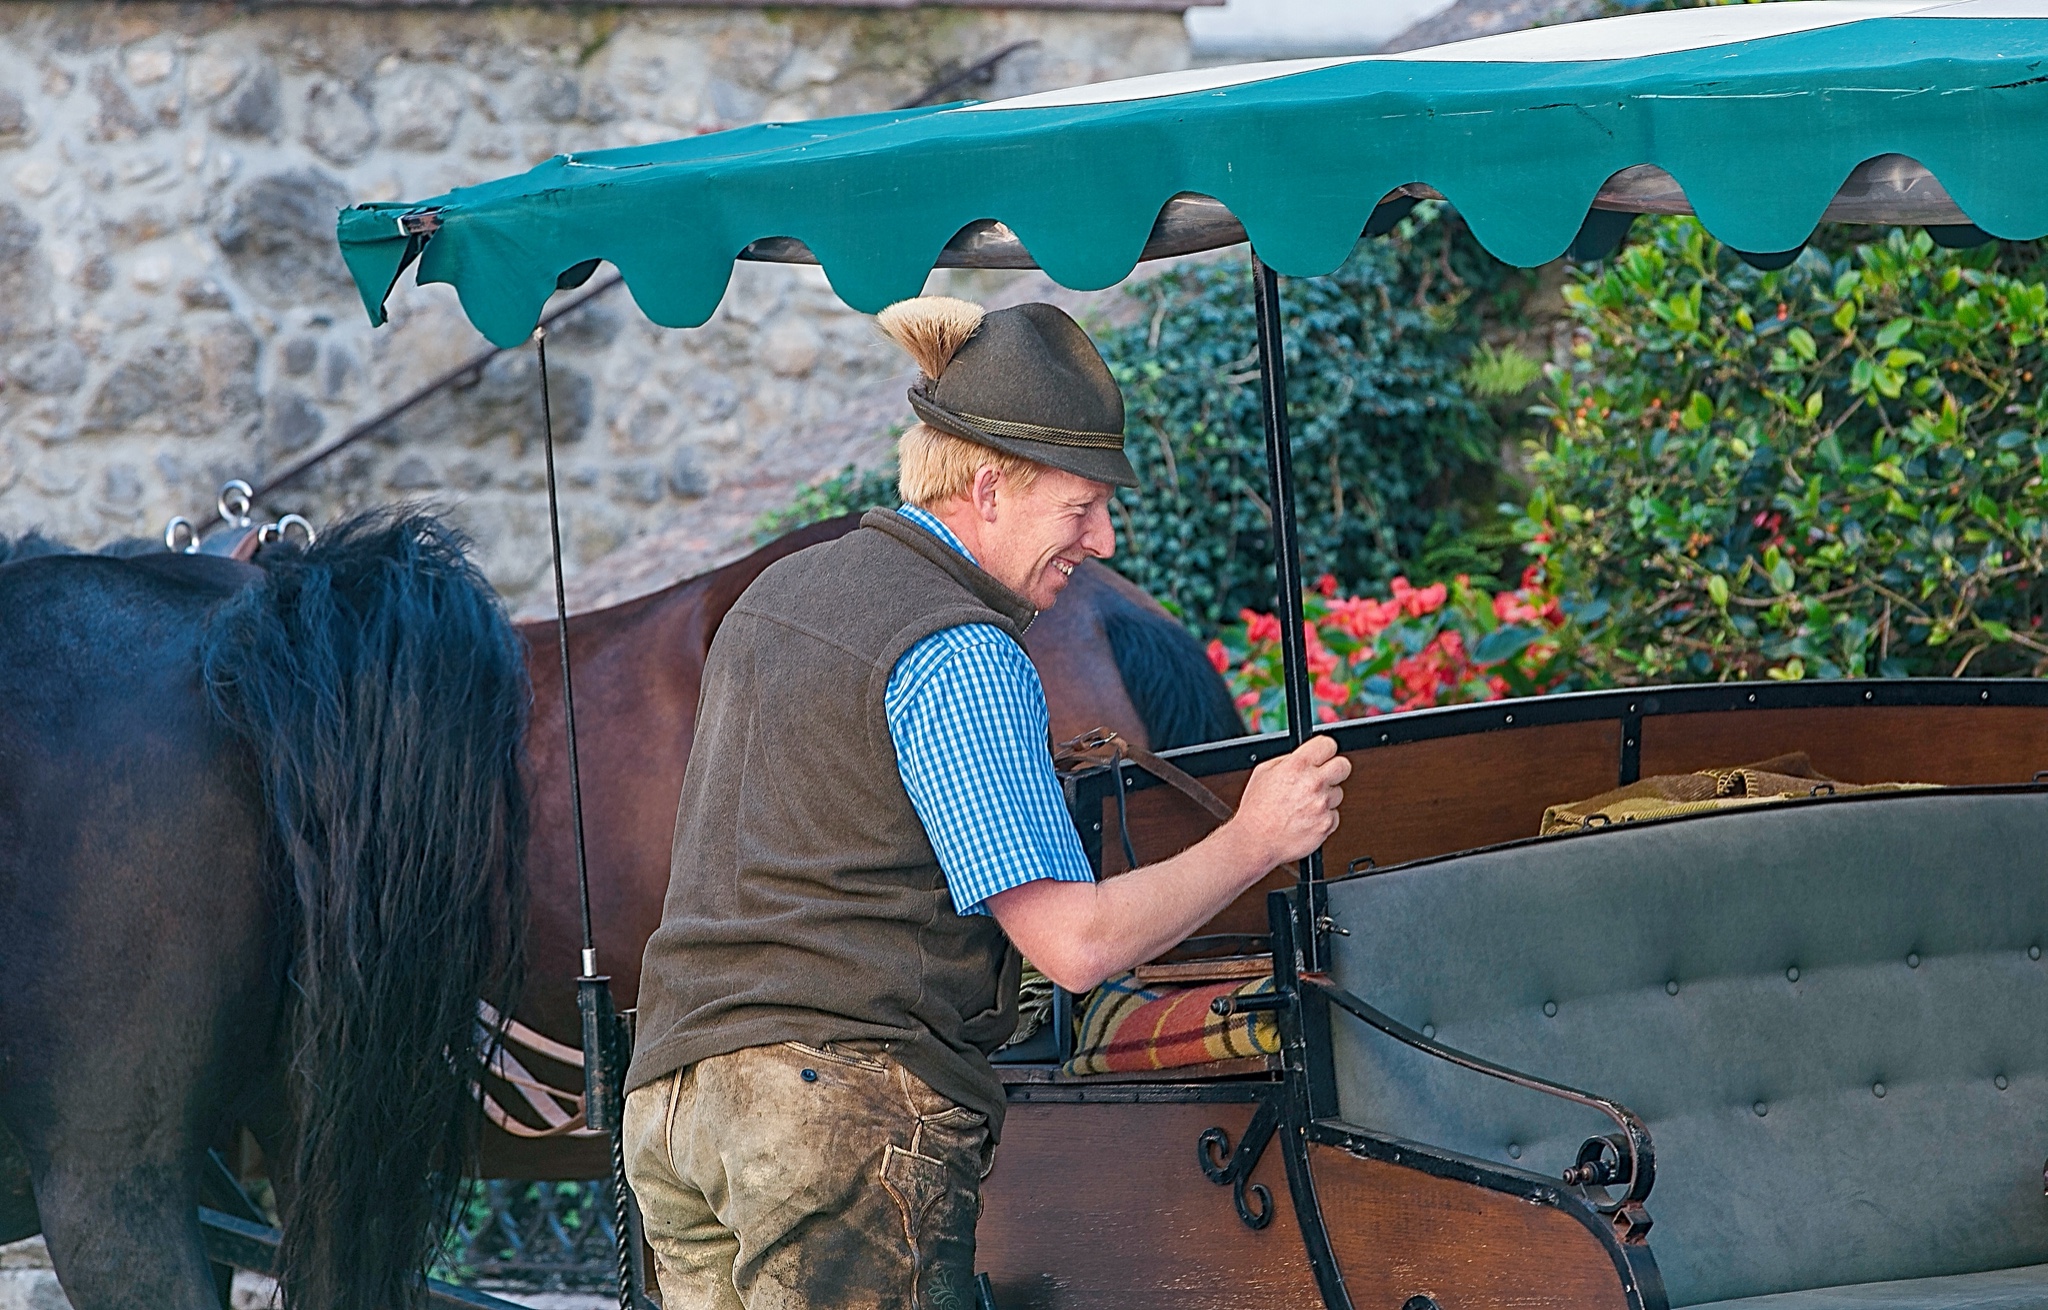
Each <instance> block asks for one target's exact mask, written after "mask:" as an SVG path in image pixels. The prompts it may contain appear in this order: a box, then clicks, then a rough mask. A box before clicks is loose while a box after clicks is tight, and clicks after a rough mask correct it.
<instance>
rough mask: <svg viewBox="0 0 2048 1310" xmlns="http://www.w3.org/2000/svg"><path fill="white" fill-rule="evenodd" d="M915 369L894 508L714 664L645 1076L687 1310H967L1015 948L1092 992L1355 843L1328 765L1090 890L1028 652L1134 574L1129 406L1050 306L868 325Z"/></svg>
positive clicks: (640, 1140)
mask: <svg viewBox="0 0 2048 1310" xmlns="http://www.w3.org/2000/svg"><path fill="white" fill-rule="evenodd" d="M879 321H880V323H881V326H882V329H883V331H884V332H886V333H887V334H888V335H889V336H890V338H891V339H893V340H894V341H896V342H897V343H898V344H899V345H901V346H903V347H904V349H905V350H906V351H908V352H909V354H910V355H911V357H912V359H914V360H915V361H916V363H917V366H918V369H919V371H920V373H921V374H922V377H921V380H920V381H919V383H918V385H916V386H915V387H913V388H912V389H911V391H910V405H911V408H912V409H913V410H915V411H916V413H917V416H918V418H919V419H920V420H921V421H920V422H919V423H917V424H916V425H915V426H913V427H912V428H911V429H910V430H909V431H908V432H906V433H905V434H904V435H903V438H902V441H901V443H900V448H899V453H900V456H901V462H902V486H901V490H902V494H903V499H904V501H905V504H904V505H903V507H902V508H901V509H900V510H898V511H896V512H894V513H889V512H886V511H876V512H874V513H870V514H869V515H867V516H866V517H865V518H864V519H862V521H861V527H860V528H859V529H858V530H856V531H855V532H853V533H851V534H849V535H847V536H845V537H842V538H840V539H839V540H838V541H835V542H830V543H827V544H825V545H820V546H814V547H812V548H810V549H809V550H805V551H802V552H800V553H798V554H796V555H793V556H791V557H789V558H788V559H785V560H783V561H781V562H779V563H777V564H776V565H774V566H773V567H771V568H770V569H768V570H767V571H766V572H765V573H763V574H762V575H761V576H760V578H759V579H757V580H756V581H755V582H754V584H753V586H751V587H749V588H748V589H747V591H746V594H745V595H743V596H742V597H741V598H740V600H739V602H738V603H737V604H736V605H735V606H734V607H733V609H732V612H731V614H730V615H729V616H728V617H727V618H726V620H725V622H724V623H723V625H722V626H721V627H720V628H719V631H718V635H717V637H716V639H715V640H714V641H713V642H712V646H711V653H710V657H709V659H708V661H707V663H706V665H705V670H704V683H703V695H702V700H701V703H700V705H699V707H698V717H697V736H696V742H695V744H694V746H693V748H692V750H691V754H690V763H689V768H688V771H687V773H686V774H685V776H684V780H683V796H682V807H681V812H680V815H679V817H678V819H677V823H676V840H675V850H674V857H673V863H672V866H671V872H670V879H669V890H668V899H667V903H666V905H665V907H664V909H663V917H662V924H661V928H660V929H659V930H658V931H657V932H656V933H655V935H654V937H653V939H652V940H651V941H650V942H649V943H648V946H647V956H646V961H645V966H644V969H643V972H642V975H641V977H642V983H641V992H640V1013H641V1020H640V1029H639V1031H640V1038H639V1044H638V1047H637V1049H636V1050H635V1052H634V1058H633V1066H632V1068H631V1070H630V1071H629V1072H628V1075H627V1087H628V1096H627V1100H626V1143H627V1145H626V1152H627V1157H626V1166H627V1173H628V1176H629V1177H630V1179H631V1181H632V1184H633V1187H634V1189H635V1191H636V1193H637V1194H638V1196H639V1198H640V1203H641V1208H642V1210H643V1212H644V1214H645V1218H646V1231H647V1238H648V1242H649V1244H650V1245H651V1246H652V1247H653V1248H654V1253H655V1259H656V1268H657V1274H658V1277H659V1279H660V1282H661V1290H662V1295H663V1303H664V1304H665V1305H666V1306H667V1308H668V1310H710V1308H712V1307H716V1308H717V1310H736V1308H737V1307H745V1308H746V1310H769V1308H770V1307H773V1308H775V1310H781V1308H783V1307H797V1306H848V1307H889V1308H891V1310H893V1308H896V1307H902V1308H904V1310H908V1308H910V1307H921V1308H922V1307H929V1308H930V1310H953V1308H954V1307H961V1308H963V1310H964V1308H965V1307H967V1306H969V1305H971V1304H972V1300H973V1293H972V1280H973V1272H974V1224H975V1219H976V1217H977V1216H978V1214H979V1212H980V1183H981V1179H982V1177H983V1176H985V1175H986V1174H987V1172H988V1169H989V1166H990V1163H991V1161H992V1160H993V1152H994V1149H995V1141H996V1137H997V1135H998V1133H999V1132H1000V1130H1001V1127H1002V1117H1003V1089H1002V1086H1001V1084H1000V1083H999V1082H997V1080H996V1077H995V1074H994V1072H993V1070H992V1069H991V1068H990V1067H989V1063H988V1055H989V1053H990V1052H992V1051H994V1050H995V1049H996V1047H997V1046H999V1045H1001V1044H1002V1042H1003V1041H1004V1040H1005V1039H1006V1038H1008V1036H1009V1035H1010V1032H1011V1030H1012V1029H1013V1028H1014V1027H1015V1024H1016V1017H1017V1014H1016V1010H1017V979H1018V972H1019V968H1020V959H1019V953H1020V952H1021V953H1022V956H1023V957H1025V958H1028V959H1029V960H1030V961H1031V962H1032V963H1033V964H1034V965H1036V966H1037V967H1038V968H1039V969H1040V970H1041V971H1043V972H1044V973H1045V974H1046V975H1047V976H1048V977H1050V978H1052V980H1053V981H1055V982H1057V983H1059V984H1060V985H1061V986H1063V987H1066V988H1068V989H1069V990H1072V991H1085V990H1087V989H1088V988H1091V987H1093V986H1094V985H1095V984H1097V983H1099V982H1100V981H1102V980H1103V979H1104V978H1106V977H1108V976H1109V975H1110V974H1112V973H1116V972H1118V971H1120V970H1123V969H1127V968H1129V967H1131V966H1132V965H1134V964H1138V963H1140V962H1142V961H1144V960H1148V959H1151V958H1152V957H1154V956H1156V955H1158V954H1159V953H1160V952H1162V951H1164V950H1165V949H1166V948H1168V947H1170V946H1172V945H1173V944H1175V943H1176V942H1178V941H1180V940H1181V939H1182V938H1184V937H1186V936H1187V935H1188V934H1189V933H1191V932H1193V931H1194V930H1195V929H1196V928H1197V927H1199V926H1200V925H1201V924H1203V923H1204V922H1206V921H1207V920H1208V919H1210V918H1211V917H1213V916H1214V915H1215V914H1216V912H1217V911H1218V910H1220V909H1222V908H1223V907H1224V906H1225V905H1227V904H1229V903H1230V902H1231V901H1232V900H1233V899H1235V898H1236V897H1237V896H1238V895H1239V894H1240V893H1242V892H1243V891H1245V890H1246V889H1247V888H1249V887H1250V886H1251V885H1252V884H1253V883H1255V882H1257V881H1258V880H1259V879H1260V878H1261V877H1263V876H1264V875H1265V873H1266V872H1267V871H1268V870H1270V869H1272V868H1274V867H1276V866H1278V865H1282V864H1286V863H1288V862H1290V861H1293V860H1296V859H1299V858H1300V857H1301V856H1303V855H1305V854H1307V853H1308V852H1309V851H1311V850H1314V849H1315V848H1316V847H1317V846H1319V845H1320V844H1321V843H1322V842H1323V841H1324V840H1325V839H1327V838H1328V837H1329V835H1330V833H1331V832H1332V831H1334V830H1335V828H1336V825H1337V813H1336V811H1337V805H1338V802H1339V801H1340V800H1341V799H1342V792H1341V791H1340V790H1339V787H1340V785H1341V784H1342V782H1343V780H1344V777H1345V775H1346V774H1347V773H1348V772H1349V765H1348V764H1347V763H1346V762H1345V761H1344V760H1342V759H1341V758H1336V757H1335V746H1334V744H1333V743H1332V742H1331V741H1330V740H1329V739H1328V738H1314V739H1312V740H1310V741H1309V742H1308V743H1307V744H1306V745H1304V746H1302V747H1301V748H1300V749H1299V750H1297V751H1295V752H1294V753H1293V754H1292V755H1288V756H1285V757H1283V758H1281V759H1277V760H1271V761H1268V762H1267V763H1265V764H1262V765H1260V766H1259V768H1258V769H1257V770H1256V771H1255V772H1254V773H1253V775H1252V778H1251V781H1250V783H1249V785H1248V786H1247V787H1246V789H1245V794H1244V798H1243V801H1242V803H1241V805H1240V807H1239V810H1238V813H1237V816H1236V817H1235V818H1233V819H1232V820H1231V821H1230V822H1229V823H1226V824H1225V825H1223V827H1221V828H1220V829H1218V830H1217V831H1216V832H1215V833H1213V834H1211V835H1210V836H1209V837H1208V838H1206V839H1205V840H1203V841H1202V842H1201V843H1199V844H1198V845H1196V846H1194V847H1192V848H1190V849H1189V850H1187V851H1185V852H1183V853H1182V854H1180V855H1178V856H1175V857H1174V858H1173V859H1170V860H1165V861H1162V862H1160V863H1159V864H1155V865H1151V866H1149V867H1147V868H1143V869H1138V870H1136V871H1133V872H1131V873H1127V874H1124V875H1122V876H1120V877H1117V878H1114V879H1111V880H1109V881H1107V882H1103V883H1100V884H1098V883H1097V882H1096V881H1095V879H1094V877H1093V875H1092V874H1091V873H1090V871H1089V868H1088V864H1087V860H1086V858H1085V857H1084V856H1083V854H1082V851H1081V845H1080V840H1079V838H1078V836H1077V835H1076V834H1075V832H1074V829H1073V826H1072V824H1071V823H1070V822H1069V821H1068V818H1067V815H1066V810H1065V807H1064V805H1063V804H1062V801H1061V797H1060V790H1059V785H1058V782H1057V780H1056V779H1055V778H1054V776H1053V768H1052V758H1051V755H1050V752H1049V749H1048V746H1049V743H1048V740H1047V711H1046V703H1045V693H1044V690H1043V688H1042V687H1041V686H1040V685H1039V681H1038V675H1037V673H1036V672H1035V671H1034V670H1033V668H1032V665H1031V662H1030V660H1029V659H1027V658H1026V657H1025V654H1024V651H1023V649H1022V647H1020V646H1019V645H1018V638H1019V637H1020V636H1021V635H1022V634H1023V632H1024V629H1025V628H1026V627H1027V626H1029V624H1030V623H1031V620H1032V617H1033V616H1034V615H1035V614H1036V613H1037V612H1038V611H1039V610H1042V609H1045V608H1047V607H1049V606H1050V605H1052V604H1053V602H1054V601H1055V600H1056V599H1057V598H1058V597H1059V594H1060V591H1061V589H1062V588H1064V587H1065V586H1066V584H1067V580H1068V579H1069V578H1070V577H1071V576H1072V574H1073V571H1074V569H1075V567H1076V566H1078V565H1079V564H1080V563H1081V562H1082V561H1084V560H1086V559H1088V558H1089V557H1090V556H1093V557H1096V558H1107V557H1108V556H1109V554H1110V553H1111V551H1112V550H1113V549H1114V548H1115V540H1114V535H1113V533H1112V530H1111V526H1110V520H1109V497H1110V495H1111V493H1112V491H1113V489H1114V488H1115V487H1116V486H1119V485H1122V486H1129V485H1133V484H1134V483H1135V481H1136V479H1135V478H1134V477H1133V475H1132V472H1131V465H1130V462H1129V460H1127V459H1126V458H1125V457H1124V450H1123V426H1124V413H1123V398H1122V396H1121V395H1119V394H1118V391H1117V387H1116V383H1115V381H1114V379H1112V378H1111V377H1110V374H1109V370H1108V368H1106V367H1105V366H1104V365H1103V362H1102V359H1101V356H1099V355H1098V354H1097V353H1096V351H1095V347H1094V345H1093V344H1092V343H1091V342H1090V341H1089V340H1088V337H1087V334H1086V333H1084V332H1083V331H1082V330H1081V328H1080V326H1079V325H1078V324H1076V323H1075V322H1074V321H1073V320H1072V319H1071V318H1069V317H1067V315H1066V314H1065V313H1063V312H1061V311H1060V310H1059V309H1057V308H1055V307H1053V306H1051V305H1041V304H1031V305H1020V306H1017V307H1016V308H1013V309H1005V310H998V311H995V312H993V313H986V314H985V313H983V311H982V310H981V309H980V308H979V307H978V306H975V305H970V304H967V303H965V302H963V301H958V300H949V299H944V298H940V297H926V298H920V299H917V300H910V301H904V302H902V303H901V304H898V305H893V306H891V307H890V308H889V309H887V310H884V311H883V312H882V314H881V316H880V320H879Z"/></svg>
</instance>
